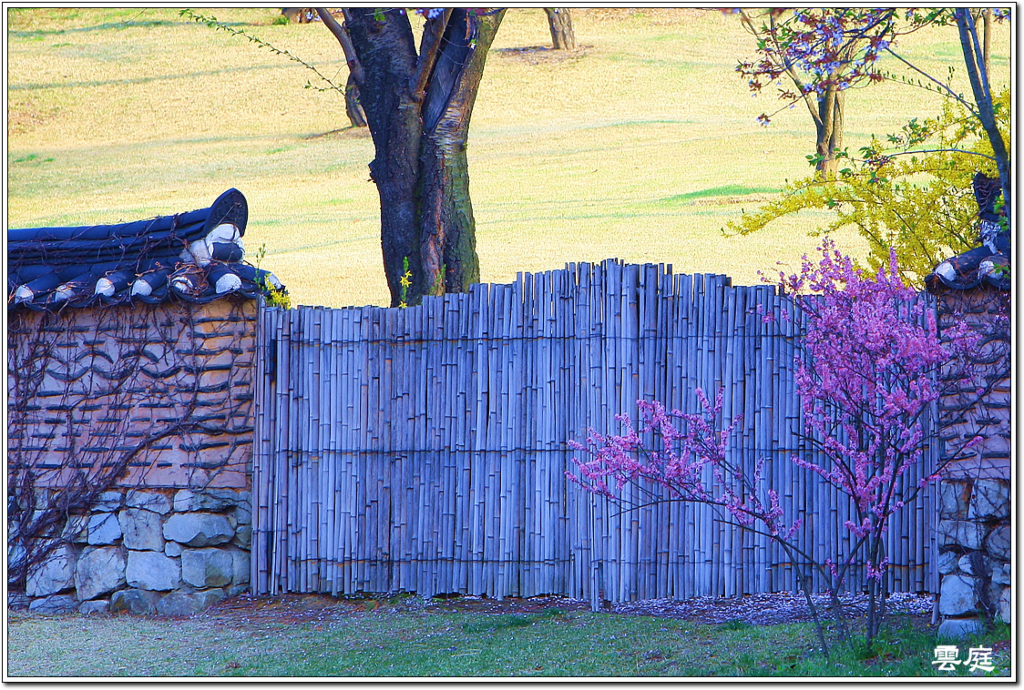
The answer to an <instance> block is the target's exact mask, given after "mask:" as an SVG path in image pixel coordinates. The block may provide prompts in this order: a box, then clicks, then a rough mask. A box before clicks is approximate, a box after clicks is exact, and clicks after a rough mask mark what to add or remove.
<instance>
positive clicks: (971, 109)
mask: <svg viewBox="0 0 1024 690" xmlns="http://www.w3.org/2000/svg"><path fill="white" fill-rule="evenodd" d="M885 52H887V53H889V54H890V55H892V56H893V57H894V58H896V59H897V60H899V61H900V62H902V63H903V64H904V65H906V66H907V67H909V68H910V69H912V70H914V71H915V72H917V73H918V74H920V75H922V76H923V77H925V78H926V79H928V80H930V81H933V82H935V83H936V84H938V85H939V87H940V88H941V89H942V90H943V91H945V92H946V95H947V96H949V97H950V98H952V99H953V100H955V101H956V102H957V103H959V104H960V105H962V106H963V107H965V108H967V110H968V111H969V112H971V113H972V114H973V115H975V116H977V115H978V111H977V110H976V109H975V108H974V107H973V106H972V105H971V103H969V102H968V101H966V100H964V99H963V97H962V96H960V94H958V93H957V92H956V91H954V90H953V89H951V88H949V86H947V85H946V84H943V83H942V82H941V81H939V80H938V79H936V78H935V77H933V76H932V75H930V74H928V73H927V72H925V71H924V70H922V69H920V68H919V67H917V66H916V65H914V64H913V63H911V62H909V61H908V60H907V59H906V58H904V57H903V56H901V55H899V54H898V53H896V52H894V51H893V49H892V48H888V47H887V48H886V49H885ZM968 71H970V70H968Z"/></svg>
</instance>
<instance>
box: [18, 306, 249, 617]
mask: <svg viewBox="0 0 1024 690" xmlns="http://www.w3.org/2000/svg"><path fill="white" fill-rule="evenodd" d="M256 310H257V303H256V302H254V301H251V300H244V299H234V298H226V299H223V300H219V301H216V302H213V303H210V304H208V305H194V304H187V303H167V304H161V305H154V306H148V305H141V306H137V307H130V306H116V307H107V308H104V307H95V308H90V309H78V310H72V309H69V310H66V311H65V312H64V313H60V314H49V313H45V312H43V313H39V312H29V311H25V310H19V311H18V312H15V313H13V314H10V317H11V318H10V329H9V335H8V391H9V399H10V402H9V406H8V418H9V427H8V428H9V434H8V486H9V489H11V491H10V492H9V493H11V500H10V505H9V511H8V519H9V521H8V528H9V529H8V533H9V539H8V557H9V577H8V579H9V582H11V580H12V573H14V572H15V570H14V568H15V564H17V563H26V564H27V565H26V566H25V568H24V569H23V571H22V577H21V579H17V578H15V582H13V583H12V585H13V586H12V591H14V592H15V593H14V594H13V595H12V597H11V599H10V600H9V603H11V604H13V605H15V606H27V607H28V608H29V609H30V610H35V611H40V612H63V611H70V610H78V611H82V612H86V613H89V612H102V611H119V610H126V611H131V612H135V613H160V614H166V615H181V614H188V613H191V612H194V611H196V610H199V609H201V608H204V607H205V606H207V605H209V604H210V603H213V602H215V601H217V600H219V599H223V598H224V597H225V596H229V595H232V594H235V593H238V592H240V591H243V590H245V589H247V587H248V582H249V548H250V542H251V522H252V520H251V508H250V498H249V497H250V492H249V486H250V485H249V482H250V475H249V470H250V467H251V462H252V427H253V383H252V382H253V378H254V374H255V371H254V368H255V328H256ZM12 487H13V488H12ZM39 554H44V555H45V557H38V555H39ZM19 558H20V559H22V560H19Z"/></svg>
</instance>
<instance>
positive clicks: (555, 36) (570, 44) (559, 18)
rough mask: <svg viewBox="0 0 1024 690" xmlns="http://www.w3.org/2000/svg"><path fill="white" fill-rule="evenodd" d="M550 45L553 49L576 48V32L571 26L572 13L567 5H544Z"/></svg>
mask: <svg viewBox="0 0 1024 690" xmlns="http://www.w3.org/2000/svg"><path fill="white" fill-rule="evenodd" d="M544 12H545V13H546V14H547V15H548V28H549V29H550V30H551V45H552V46H553V47H554V49H555V50H576V48H577V45H576V32H575V31H574V30H573V28H572V15H571V14H570V13H569V8H568V7H545V8H544Z"/></svg>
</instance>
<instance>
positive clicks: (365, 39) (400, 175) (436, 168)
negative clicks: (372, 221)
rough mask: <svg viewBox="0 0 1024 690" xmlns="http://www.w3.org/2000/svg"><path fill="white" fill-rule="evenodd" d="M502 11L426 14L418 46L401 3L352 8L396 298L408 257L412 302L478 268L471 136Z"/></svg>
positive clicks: (394, 299)
mask: <svg viewBox="0 0 1024 690" xmlns="http://www.w3.org/2000/svg"><path fill="white" fill-rule="evenodd" d="M503 14H504V10H500V11H497V12H494V13H493V14H490V13H486V12H480V11H475V10H471V9H465V8H457V9H453V10H451V11H450V14H449V13H448V12H446V13H445V14H444V18H438V19H434V18H432V19H428V21H427V25H426V27H425V29H424V32H425V33H424V37H423V40H422V41H421V53H420V54H419V55H417V52H416V48H415V41H414V37H413V34H412V28H411V25H410V23H409V19H408V17H407V15H406V14H405V12H404V11H403V10H396V9H389V10H385V11H383V12H381V11H379V10H378V11H374V10H373V9H369V8H351V9H348V10H346V28H347V31H348V33H349V35H350V36H351V39H352V47H353V50H354V53H355V56H356V57H357V59H358V62H359V68H360V70H361V72H362V73H363V79H362V81H361V82H360V83H359V92H360V101H361V103H362V106H363V110H364V112H365V113H366V121H367V125H368V126H369V129H370V134H371V136H372V137H373V143H374V149H375V157H374V160H373V161H372V162H371V163H370V176H371V179H372V180H373V181H374V183H376V185H377V190H378V193H379V195H380V204H381V249H382V251H383V256H384V272H385V275H386V277H387V281H388V288H389V290H390V292H391V305H392V306H398V304H399V302H400V301H401V294H402V288H401V279H402V276H403V275H404V273H405V268H404V265H403V264H404V262H405V260H408V265H409V270H410V271H411V272H412V285H411V287H409V289H408V292H407V294H406V302H407V303H408V304H409V305H410V306H411V305H415V304H418V303H419V302H420V300H421V299H422V297H423V296H424V295H432V294H443V293H445V292H464V291H466V290H467V289H468V288H469V285H470V284H471V283H473V282H477V281H478V280H479V278H480V267H479V259H478V258H477V254H476V227H475V222H474V219H473V208H472V204H471V203H470V198H469V176H468V165H467V159H466V141H467V136H468V132H469V120H470V115H471V113H472V110H473V104H474V102H475V100H476V93H477V90H478V88H479V85H480V79H481V77H482V76H483V70H484V63H485V61H486V59H487V50H488V48H489V47H490V44H491V42H492V41H493V39H494V35H495V33H496V32H497V29H498V25H499V24H500V22H501V18H502V16H503ZM441 30H443V35H441V34H440V33H438V34H437V35H434V34H432V33H431V32H432V31H438V32H440V31H441Z"/></svg>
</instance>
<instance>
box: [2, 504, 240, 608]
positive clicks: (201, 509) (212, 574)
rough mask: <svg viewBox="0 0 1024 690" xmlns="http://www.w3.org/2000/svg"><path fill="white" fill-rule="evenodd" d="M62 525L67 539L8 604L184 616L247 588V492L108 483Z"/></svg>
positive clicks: (13, 605)
mask: <svg viewBox="0 0 1024 690" xmlns="http://www.w3.org/2000/svg"><path fill="white" fill-rule="evenodd" d="M64 530H65V537H66V538H67V542H68V543H67V544H65V545H62V546H61V547H59V548H58V549H57V550H56V551H55V552H54V554H53V556H52V557H51V558H50V559H49V560H48V561H47V562H46V563H44V564H42V565H41V566H39V567H36V568H33V569H31V570H30V571H29V574H28V578H27V580H26V584H25V592H24V594H23V595H22V594H20V593H19V594H16V595H13V596H12V597H11V598H9V601H8V604H9V605H10V606H12V607H15V608H25V607H27V608H28V609H29V610H30V611H35V612H39V613H70V612H74V611H78V612H81V613H106V612H111V613H116V612H119V611H128V612H130V613H135V614H160V615H166V616H181V615H190V614H192V613H195V612H196V611H199V610H202V609H204V608H206V607H207V606H209V605H210V604H212V603H216V602H217V601H220V600H221V599H224V598H225V597H227V596H233V595H235V594H238V593H240V592H243V591H245V590H247V589H248V583H249V567H250V562H249V548H250V543H251V539H252V509H251V503H250V494H249V492H248V491H240V490H235V489H207V490H205V491H200V492H193V491H191V490H188V489H179V490H174V489H170V490H138V489H118V490H114V491H108V492H106V493H105V494H104V495H103V497H102V500H101V501H100V503H99V505H97V506H96V508H95V509H94V510H93V511H92V512H91V513H90V514H88V515H81V516H72V517H71V518H70V519H69V520H68V521H67V523H66V525H65V528H64Z"/></svg>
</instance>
